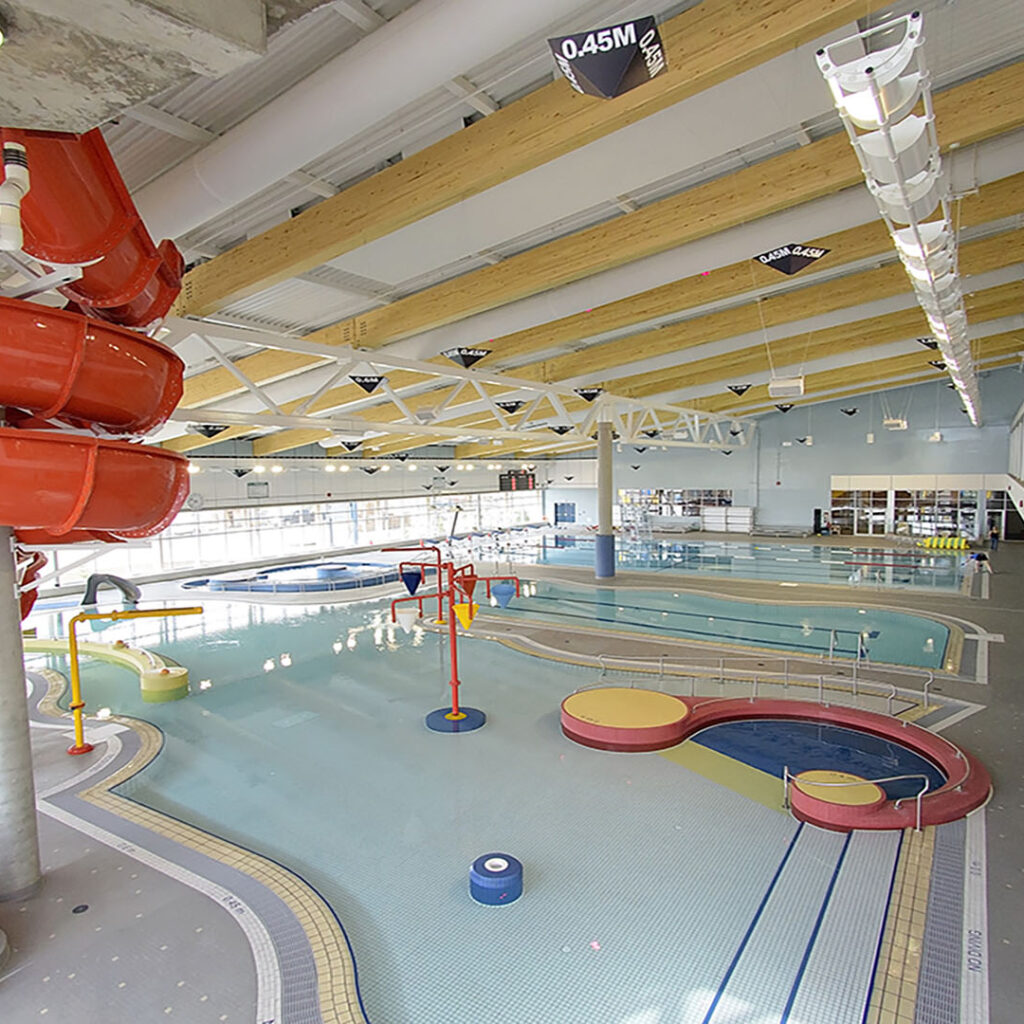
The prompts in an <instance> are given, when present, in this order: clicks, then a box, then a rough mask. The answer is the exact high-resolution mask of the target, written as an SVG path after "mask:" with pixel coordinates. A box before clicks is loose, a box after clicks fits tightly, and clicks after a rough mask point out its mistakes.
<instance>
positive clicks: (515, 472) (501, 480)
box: [498, 469, 537, 491]
mask: <svg viewBox="0 0 1024 1024" xmlns="http://www.w3.org/2000/svg"><path fill="white" fill-rule="evenodd" d="M536 487H537V478H536V477H535V476H534V474H533V473H531V472H530V471H529V470H526V469H512V470H509V471H508V472H507V473H499V474H498V490H499V491H532V490H535V489H536Z"/></svg>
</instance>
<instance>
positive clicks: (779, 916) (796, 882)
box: [700, 825, 901, 1024]
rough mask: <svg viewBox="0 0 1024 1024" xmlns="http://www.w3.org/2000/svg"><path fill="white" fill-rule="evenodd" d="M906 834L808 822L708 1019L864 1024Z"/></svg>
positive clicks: (705, 1023) (708, 1023) (710, 1022)
mask: <svg viewBox="0 0 1024 1024" xmlns="http://www.w3.org/2000/svg"><path fill="white" fill-rule="evenodd" d="M900 841H901V838H900V833H897V832H876V833H869V832H852V833H849V834H846V835H842V834H839V833H835V832H826V831H824V830H822V829H818V828H815V827H814V826H813V825H800V826H799V827H798V828H797V829H796V831H795V832H794V834H793V838H792V840H791V842H790V845H789V847H788V849H787V850H786V852H785V854H784V855H783V857H782V860H781V861H780V862H779V866H778V868H777V870H776V873H775V876H774V877H773V878H772V881H771V883H770V884H769V886H768V888H767V889H766V891H765V894H764V897H763V898H762V901H761V904H760V906H759V907H758V908H757V911H756V912H755V914H754V916H753V918H752V919H751V921H750V924H749V926H748V928H747V931H746V933H745V934H744V936H743V938H742V939H741V941H740V943H739V945H738V946H737V948H736V951H735V953H734V954H733V958H732V961H731V963H730V964H729V967H728V969H727V970H726V972H725V975H724V976H723V978H722V981H721V984H720V985H719V988H718V991H717V992H716V993H715V994H714V997H713V998H712V1000H711V1002H710V1005H709V1006H708V1007H707V1010H706V1011H705V1013H704V1016H703V1017H702V1018H700V1024H727V1022H735V1021H738V1020H748V1019H749V1020H759V1021H760V1020H764V1021H769V1020H770V1021H778V1022H779V1024H798V1022H800V1024H806V1022H809V1021H828V1022H829V1024H861V1022H862V1021H863V1019H864V1012H865V1008H866V1006H867V1003H868V998H869V995H870V989H871V981H872V976H873V973H874V969H875V960H876V952H877V949H878V945H879V936H880V935H881V932H882V927H883V925H884V923H885V916H886V910H887V907H888V903H889V896H890V892H891V888H892V880H893V876H894V871H895V865H896V859H897V856H898V854H899V848H900Z"/></svg>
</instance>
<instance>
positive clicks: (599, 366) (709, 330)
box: [515, 230, 1024, 390]
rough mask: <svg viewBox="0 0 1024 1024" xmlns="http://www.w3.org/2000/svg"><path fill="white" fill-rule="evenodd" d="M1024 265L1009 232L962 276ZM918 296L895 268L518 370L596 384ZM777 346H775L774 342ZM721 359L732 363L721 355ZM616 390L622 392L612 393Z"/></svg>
mask: <svg viewBox="0 0 1024 1024" xmlns="http://www.w3.org/2000/svg"><path fill="white" fill-rule="evenodd" d="M1022 260H1024V230H1017V231H1010V232H1005V233H1003V234H1000V235H996V236H993V237H991V238H984V239H979V240H978V241H976V242H970V243H968V244H966V245H964V246H962V247H961V249H960V260H959V264H960V273H961V275H962V276H966V275H970V274H983V273H985V272H987V271H989V270H995V269H997V268H1000V267H1006V266H1009V265H1010V264H1012V263H1017V262H1020V261H1022ZM965 286H968V287H969V283H968V282H965ZM911 291H912V289H911V285H910V280H909V278H908V277H907V274H906V271H905V270H904V269H903V265H902V264H900V263H892V264H889V265H888V266H885V267H879V268H878V269H876V270H865V271H862V272H861V273H859V274H850V275H848V276H847V277H842V278H838V279H835V280H831V281H824V282H822V283H821V284H817V285H813V284H812V285H809V286H807V287H806V288H801V289H798V290H794V291H788V292H782V293H780V294H778V295H772V296H769V297H768V298H766V299H763V300H762V301H761V302H760V303H757V302H751V303H748V304H747V305H744V306H737V307H735V308H733V309H727V310H723V311H721V312H718V313H709V314H707V315H705V316H701V317H695V318H693V319H692V320H683V321H680V322H679V323H676V324H671V325H668V326H665V327H660V328H655V329H654V330H648V331H642V332H640V333H638V334H633V335H629V336H627V337H621V338H616V339H614V340H612V341H607V342H603V343H601V344H598V345H591V346H589V347H588V348H584V349H580V351H578V352H572V353H569V354H568V355H564V356H555V357H553V358H551V359H546V360H542V361H540V362H537V363H530V364H527V365H525V366H518V367H516V370H515V373H516V376H517V377H525V378H526V379H528V380H540V381H549V382H550V381H564V380H569V379H571V378H574V377H584V376H585V377H587V378H588V379H591V380H592V379H594V375H595V374H598V373H601V372H602V371H603V370H609V369H613V368H614V367H616V366H621V365H623V364H625V363H636V362H639V361H640V360H642V359H651V358H654V357H656V356H662V355H666V354H669V353H673V352H682V351H685V350H686V349H691V348H695V347H697V346H698V345H705V344H708V343H709V342H713V341H722V340H725V339H727V338H732V337H736V336H738V335H742V334H751V333H756V332H758V331H761V330H763V329H766V328H770V327H778V326H781V325H782V324H787V323H792V322H795V321H798V320H804V319H807V318H809V317H813V316H820V315H821V314H823V313H831V312H836V311H838V310H841V309H846V308H848V307H852V306H858V305H861V304H863V303H865V302H875V301H877V300H879V299H884V298H889V297H891V296H894V295H902V294H904V293H910V292H911ZM772 344H773V347H774V344H775V343H774V342H773V343H772ZM718 358H719V359H725V360H728V359H731V356H720V357H718ZM609 389H610V390H616V389H615V388H611V386H610V385H609Z"/></svg>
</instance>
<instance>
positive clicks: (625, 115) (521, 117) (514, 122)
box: [175, 0, 888, 316]
mask: <svg viewBox="0 0 1024 1024" xmlns="http://www.w3.org/2000/svg"><path fill="white" fill-rule="evenodd" d="M887 2H888V0H704V2H703V3H702V4H699V5H698V6H697V7H694V8H691V9H690V10H688V11H684V12H683V13H682V14H679V15H677V16H676V17H675V18H671V19H669V20H668V21H666V22H664V23H663V24H662V25H661V26H660V33H661V38H662V42H663V45H664V47H665V52H666V55H667V57H668V70H667V71H666V72H665V73H664V74H661V75H659V76H658V77H657V78H655V79H654V80H653V81H651V82H649V83H648V84H647V85H645V86H644V88H643V89H634V90H632V91H630V92H628V93H626V94H625V95H623V96H620V97H618V98H617V99H615V100H612V101H607V102H599V101H595V100H593V99H592V98H590V97H585V96H581V95H580V94H578V93H576V92H574V91H573V89H572V88H571V87H570V86H569V83H568V82H566V81H565V80H564V79H562V78H561V77H559V78H558V79H556V80H555V81H554V82H552V83H551V84H550V85H547V86H544V87H543V88H540V89H537V90H536V91H534V92H532V93H530V94H529V95H528V96H524V97H523V98H522V99H520V100H518V101H516V102H515V103H512V104H510V105H509V106H508V107H505V108H503V109H501V110H498V111H496V112H495V113H493V114H491V116H489V117H485V118H483V119H482V120H481V121H478V122H477V123H475V124H473V125H470V126H469V127H468V128H465V129H463V130H462V131H460V132H456V133H455V134H454V135H452V136H450V137H448V138H446V139H442V140H441V141H440V142H437V143H434V145H432V146H428V147H427V148H426V149H424V150H421V151H420V152H419V153H416V154H413V155H412V156H409V157H407V158H406V159H405V160H402V161H401V162H400V163H398V164H396V165H394V166H393V167H390V168H388V169H387V170H385V171H382V172H381V173H379V174H376V175H374V176H373V177H371V178H369V179H367V180H366V181H363V182H360V183H358V184H356V185H353V186H352V187H350V188H348V189H346V190H345V191H343V192H341V193H339V194H338V195H337V196H334V197H332V198H330V199H327V200H325V201H324V202H323V203H320V204H318V205H317V206H315V207H313V208H312V209H310V210H308V211H306V212H304V213H302V214H300V215H299V216H298V217H294V218H292V219H290V220H288V221H286V222H285V223H283V224H280V225H278V226H277V227H274V228H272V229H270V230H269V231H266V232H264V233H263V234H261V235H258V236H257V237H256V238H254V239H252V240H250V241H248V242H243V243H242V244H241V245H239V246H236V247H235V248H234V249H231V250H230V251H229V252H227V253H224V254H223V255H221V256H218V257H216V258H215V259H213V260H211V261H210V262H208V263H205V264H202V265H200V266H198V267H196V268H194V269H193V270H192V271H190V272H189V273H188V274H187V275H186V277H185V282H184V288H183V290H182V294H181V296H180V297H179V299H178V303H177V305H176V308H175V312H176V313H177V314H178V315H179V316H185V315H187V314H194V315H197V316H206V315H208V314H210V313H213V312H215V311H216V310H218V309H222V308H223V307H224V306H226V305H228V304H230V303H231V302H236V301H238V300H240V299H243V298H246V297H248V296H250V295H254V294H256V293H257V292H260V291H263V290H264V289H266V288H269V287H271V286H272V285H274V284H277V283H279V282H280V281H284V280H286V279H288V278H290V277H294V276H295V275H296V274H301V273H304V272H305V271H307V270H310V269H312V268H313V267H316V266H319V265H320V264H322V263H325V262H327V261H328V260H330V259H334V258H335V257H337V256H340V255H342V254H343V253H346V252H350V251H352V250H353V249H357V248H359V247H360V246H362V245H366V244H367V243H368V242H371V241H373V240H374V239H377V238H381V237H383V236H384V235H388V234H391V233H392V232H393V231H397V230H399V229H400V228H402V227H405V226H406V225H408V224H412V223H414V222H415V221H418V220H421V219H422V218H424V217H427V216H429V215H430V214H432V213H436V212H437V211H438V210H443V209H445V208H446V207H449V206H451V205H453V204H454V203H457V202H459V201H461V200H463V199H467V198H469V197H470V196H473V195H477V194H478V193H480V192H483V191H484V190H486V189H488V188H491V187H493V186H494V185H497V184H500V183H501V182H503V181H508V180H509V179H510V178H513V177H515V176H516V175H519V174H523V173H524V172H526V171H528V170H531V169H532V168H534V167H539V166H540V165H542V164H544V163H547V162H548V161H550V160H554V159H555V158H556V157H559V156H562V155H563V154H565V153H568V152H570V151H572V150H574V149H577V148H579V147H580V146H584V145H586V144H587V143H588V142H593V141H594V140H595V139H598V138H601V137H603V136H605V135H608V134H609V133H611V132H614V131H616V130H617V129H619V128H623V127H625V126H626V125H629V124H632V123H633V122H635V121H639V120H641V119H642V118H645V117H648V116H650V115H651V114H655V113H657V112H658V111H659V110H664V109H665V108H666V107H669V106H671V105H672V104H674V103H678V102H679V101H681V100H683V99H686V98H687V97H689V96H693V95H696V94H697V93H699V92H701V91H703V90H705V89H708V88H710V87H711V86H713V85H717V84H718V83H719V82H723V81H725V80H726V79H728V78H731V77H733V76H734V75H738V74H740V73H741V72H743V71H747V70H749V69H750V68H753V67H756V66H757V65H759V64H762V63H764V62H765V61H768V60H770V59H771V58H773V57H776V56H778V55H780V54H782V53H786V52H788V51H790V50H792V49H793V48H794V47H797V46H800V45H802V44H804V43H807V42H811V41H812V40H815V39H818V38H820V37H821V36H823V35H825V34H826V33H828V32H831V31H833V30H834V29H837V28H840V27H841V26H843V25H846V24H848V23H850V22H852V21H855V20H856V19H857V18H861V17H864V16H865V15H867V14H869V13H870V12H871V11H874V10H877V9H880V8H882V7H885V6H886V4H887Z"/></svg>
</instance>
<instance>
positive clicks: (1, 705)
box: [0, 526, 40, 900]
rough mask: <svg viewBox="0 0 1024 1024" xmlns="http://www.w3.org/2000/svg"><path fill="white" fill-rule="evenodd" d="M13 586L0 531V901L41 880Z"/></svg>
mask: <svg viewBox="0 0 1024 1024" xmlns="http://www.w3.org/2000/svg"><path fill="white" fill-rule="evenodd" d="M16 586H17V578H16V576H15V566H14V549H13V534H12V532H11V528H10V527H9V526H0V900H10V899H18V898H19V897H23V896H28V895H30V894H31V893H32V892H33V891H34V890H35V888H36V886H37V885H38V884H39V880H40V871H39V837H38V834H37V832H36V791H35V783H34V782H33V779H32V748H31V746H30V744H29V738H28V704H27V702H26V699H25V665H24V654H23V652H22V647H21V608H20V606H19V604H18V595H17V590H16Z"/></svg>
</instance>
